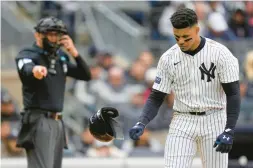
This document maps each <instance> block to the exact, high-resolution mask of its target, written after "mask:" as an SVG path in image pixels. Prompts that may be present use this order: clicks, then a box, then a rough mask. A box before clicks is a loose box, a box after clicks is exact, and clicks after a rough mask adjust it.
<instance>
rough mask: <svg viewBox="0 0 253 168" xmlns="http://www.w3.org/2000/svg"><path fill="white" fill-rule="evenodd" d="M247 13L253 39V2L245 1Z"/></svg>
mask: <svg viewBox="0 0 253 168" xmlns="http://www.w3.org/2000/svg"><path fill="white" fill-rule="evenodd" d="M245 11H246V14H247V22H248V25H249V29H250V34H251V37H253V2H252V1H245Z"/></svg>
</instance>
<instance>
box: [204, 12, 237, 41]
mask: <svg viewBox="0 0 253 168" xmlns="http://www.w3.org/2000/svg"><path fill="white" fill-rule="evenodd" d="M207 22H208V28H209V31H208V32H207V34H206V37H207V38H211V39H216V40H229V41H232V40H236V36H235V35H234V33H233V32H232V31H231V30H230V29H229V28H228V24H227V21H226V20H225V17H224V16H223V15H222V14H220V13H219V12H213V13H211V14H210V15H209V16H208V21H207Z"/></svg>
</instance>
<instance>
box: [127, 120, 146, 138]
mask: <svg viewBox="0 0 253 168" xmlns="http://www.w3.org/2000/svg"><path fill="white" fill-rule="evenodd" d="M144 129H145V125H144V124H143V123H141V122H137V123H136V124H135V126H133V128H131V129H130V131H129V136H130V138H131V139H132V140H139V137H140V136H141V135H142V134H143V132H144Z"/></svg>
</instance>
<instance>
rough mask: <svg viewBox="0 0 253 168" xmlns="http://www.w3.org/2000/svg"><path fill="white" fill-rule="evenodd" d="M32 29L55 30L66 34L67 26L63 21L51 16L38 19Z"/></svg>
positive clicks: (43, 31) (38, 30) (40, 30)
mask: <svg viewBox="0 0 253 168" xmlns="http://www.w3.org/2000/svg"><path fill="white" fill-rule="evenodd" d="M34 29H35V30H36V31H37V32H39V33H46V32H49V31H56V32H60V33H63V34H68V31H67V27H66V25H65V24H64V23H63V21H62V20H60V19H57V18H55V17H52V16H50V17H46V18H42V19H40V20H39V22H38V23H37V25H36V26H35V27H34Z"/></svg>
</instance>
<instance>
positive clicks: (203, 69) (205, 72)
mask: <svg viewBox="0 0 253 168" xmlns="http://www.w3.org/2000/svg"><path fill="white" fill-rule="evenodd" d="M215 69H216V66H214V63H211V67H210V68H209V70H207V69H206V66H205V64H204V63H202V64H201V66H200V67H199V70H200V72H201V79H202V80H205V75H206V76H207V82H211V78H213V79H214V78H215V75H214V71H215Z"/></svg>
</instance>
